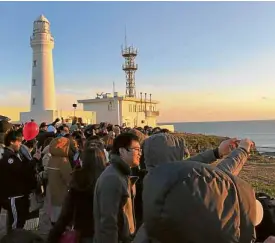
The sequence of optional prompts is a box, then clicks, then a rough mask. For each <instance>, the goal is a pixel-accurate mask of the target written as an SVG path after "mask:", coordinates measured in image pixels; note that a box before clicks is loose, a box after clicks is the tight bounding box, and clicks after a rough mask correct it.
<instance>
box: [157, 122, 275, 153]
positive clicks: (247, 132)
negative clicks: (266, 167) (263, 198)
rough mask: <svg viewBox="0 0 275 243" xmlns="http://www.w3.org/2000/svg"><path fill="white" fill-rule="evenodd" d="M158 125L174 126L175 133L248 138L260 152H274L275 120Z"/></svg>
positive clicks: (166, 123)
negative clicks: (259, 148)
mask: <svg viewBox="0 0 275 243" xmlns="http://www.w3.org/2000/svg"><path fill="white" fill-rule="evenodd" d="M158 124H159V125H174V129H175V132H186V133H195V134H196V133H197V134H204V135H216V136H225V137H236V138H238V139H242V138H250V139H252V140H253V141H254V142H255V143H256V146H258V147H265V148H263V149H261V151H262V152H275V119H274V120H246V121H216V122H212V121H207V122H171V123H168V122H165V123H158Z"/></svg>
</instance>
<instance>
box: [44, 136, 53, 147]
mask: <svg viewBox="0 0 275 243" xmlns="http://www.w3.org/2000/svg"><path fill="white" fill-rule="evenodd" d="M53 139H54V137H48V138H47V139H46V140H45V142H44V144H43V148H45V147H47V146H48V145H49V144H50V143H51V141H52V140H53Z"/></svg>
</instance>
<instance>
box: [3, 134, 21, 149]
mask: <svg viewBox="0 0 275 243" xmlns="http://www.w3.org/2000/svg"><path fill="white" fill-rule="evenodd" d="M22 140H23V136H22V133H21V132H18V131H14V130H10V131H8V132H7V133H6V134H5V136H4V144H5V146H6V147H9V148H11V149H12V150H14V151H19V149H20V147H21V144H22Z"/></svg>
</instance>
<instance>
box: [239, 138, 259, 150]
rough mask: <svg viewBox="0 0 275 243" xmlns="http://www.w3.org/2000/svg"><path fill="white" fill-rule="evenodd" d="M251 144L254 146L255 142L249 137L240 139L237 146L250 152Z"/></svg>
mask: <svg viewBox="0 0 275 243" xmlns="http://www.w3.org/2000/svg"><path fill="white" fill-rule="evenodd" d="M253 146H255V143H254V142H253V141H252V140H251V139H249V138H245V139H242V140H241V141H240V143H239V148H243V149H245V150H246V151H247V153H250V150H251V148H252V147H253Z"/></svg>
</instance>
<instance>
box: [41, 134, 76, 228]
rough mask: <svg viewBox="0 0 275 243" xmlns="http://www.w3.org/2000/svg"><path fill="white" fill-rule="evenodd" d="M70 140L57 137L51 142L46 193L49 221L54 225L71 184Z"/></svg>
mask: <svg viewBox="0 0 275 243" xmlns="http://www.w3.org/2000/svg"><path fill="white" fill-rule="evenodd" d="M69 149H70V140H69V139H68V138H64V137H59V138H55V139H54V140H52V141H51V143H50V147H49V153H50V154H51V157H50V159H49V162H48V167H47V171H48V186H47V192H46V200H47V205H48V206H49V213H50V219H51V222H52V224H54V223H55V222H56V221H57V219H58V217H59V214H60V212H61V208H62V204H63V202H64V199H65V196H66V194H67V191H68V188H69V183H70V182H71V172H72V167H71V164H70V161H69Z"/></svg>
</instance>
